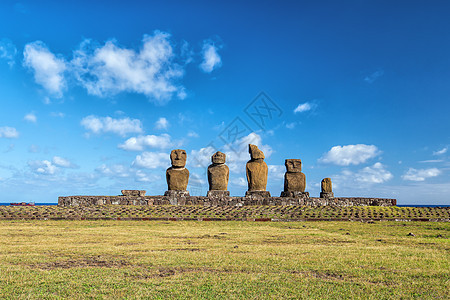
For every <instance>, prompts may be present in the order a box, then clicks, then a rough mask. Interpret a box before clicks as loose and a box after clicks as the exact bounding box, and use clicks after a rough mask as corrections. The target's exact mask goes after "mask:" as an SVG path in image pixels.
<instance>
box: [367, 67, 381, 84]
mask: <svg viewBox="0 0 450 300" xmlns="http://www.w3.org/2000/svg"><path fill="white" fill-rule="evenodd" d="M383 74H384V71H383V70H378V71H375V72H373V73H372V74H370V75H369V76H366V77H364V81H365V82H367V83H374V82H375V80H377V79H378V78H380V77H381V76H383Z"/></svg>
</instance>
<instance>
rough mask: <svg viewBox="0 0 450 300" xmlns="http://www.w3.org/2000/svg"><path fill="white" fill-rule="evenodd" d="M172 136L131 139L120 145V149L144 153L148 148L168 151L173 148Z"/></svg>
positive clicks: (146, 136)
mask: <svg viewBox="0 0 450 300" xmlns="http://www.w3.org/2000/svg"><path fill="white" fill-rule="evenodd" d="M173 145H174V143H173V142H172V141H171V138H170V135H168V134H166V133H164V134H161V135H159V136H158V135H145V136H143V135H141V136H138V137H131V138H129V139H128V140H126V141H125V143H123V144H120V145H119V146H118V147H119V148H121V149H123V150H127V151H142V150H144V149H145V148H146V147H149V148H159V149H166V148H169V147H171V146H173Z"/></svg>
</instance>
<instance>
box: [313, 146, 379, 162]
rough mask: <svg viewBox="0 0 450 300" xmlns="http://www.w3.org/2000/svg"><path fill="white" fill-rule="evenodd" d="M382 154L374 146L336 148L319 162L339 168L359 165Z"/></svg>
mask: <svg viewBox="0 0 450 300" xmlns="http://www.w3.org/2000/svg"><path fill="white" fill-rule="evenodd" d="M380 153H381V152H380V151H379V150H378V148H377V147H376V146H374V145H364V144H357V145H347V146H334V147H332V148H331V149H330V151H328V152H327V153H325V154H324V155H323V156H322V157H321V158H320V159H319V162H322V163H331V164H335V165H339V166H348V165H358V164H361V163H364V162H366V161H367V160H369V159H371V158H374V157H376V156H377V155H379V154H380Z"/></svg>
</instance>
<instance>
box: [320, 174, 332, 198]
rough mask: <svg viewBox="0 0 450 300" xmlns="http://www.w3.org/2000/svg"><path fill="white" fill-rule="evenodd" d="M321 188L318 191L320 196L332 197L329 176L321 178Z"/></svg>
mask: <svg viewBox="0 0 450 300" xmlns="http://www.w3.org/2000/svg"><path fill="white" fill-rule="evenodd" d="M321 188H322V191H321V192H320V198H334V193H333V187H332V185H331V178H324V179H322V183H321Z"/></svg>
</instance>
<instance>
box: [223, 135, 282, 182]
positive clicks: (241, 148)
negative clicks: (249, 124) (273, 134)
mask: <svg viewBox="0 0 450 300" xmlns="http://www.w3.org/2000/svg"><path fill="white" fill-rule="evenodd" d="M248 144H253V145H256V146H258V148H259V149H260V150H261V151H263V152H264V156H265V157H266V158H268V157H270V155H271V154H272V152H273V150H272V148H271V147H270V146H269V145H263V143H262V138H261V136H260V135H258V134H257V133H255V132H252V133H250V134H249V135H247V136H244V137H242V138H241V139H238V140H236V141H235V142H233V143H230V144H226V145H225V146H224V148H223V149H224V150H223V152H224V153H225V154H226V155H227V164H228V167H229V168H230V172H233V173H239V172H241V171H242V168H243V167H242V163H243V162H246V161H249V160H250V154H249V153H248Z"/></svg>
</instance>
